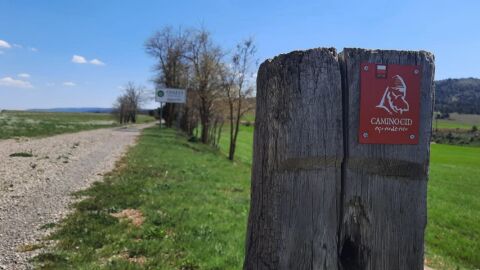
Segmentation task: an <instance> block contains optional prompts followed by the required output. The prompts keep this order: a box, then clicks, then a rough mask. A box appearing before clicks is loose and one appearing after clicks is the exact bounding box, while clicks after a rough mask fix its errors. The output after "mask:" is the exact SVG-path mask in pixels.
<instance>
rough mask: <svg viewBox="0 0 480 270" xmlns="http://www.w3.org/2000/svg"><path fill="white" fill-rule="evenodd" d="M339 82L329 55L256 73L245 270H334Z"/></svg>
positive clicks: (271, 63)
mask: <svg viewBox="0 0 480 270" xmlns="http://www.w3.org/2000/svg"><path fill="white" fill-rule="evenodd" d="M340 78H341V77H340V67H339V64H338V58H337V54H336V51H335V49H323V48H322V49H313V50H308V51H302V52H292V53H289V54H287V55H280V56H278V57H275V58H274V59H273V60H268V61H266V62H264V63H263V64H262V65H261V66H260V70H259V73H258V80H257V86H258V87H257V109H256V121H255V133H254V157H253V159H254V162H253V164H254V165H253V170H252V200H251V211H250V216H249V222H248V233H247V248H246V260H245V265H244V268H245V269H272V270H273V269H278V270H280V269H336V267H337V266H336V265H337V235H336V234H335V232H336V231H337V228H338V221H339V216H338V214H339V208H340V205H339V202H340V200H339V198H340V196H339V195H340V182H341V179H340V176H341V174H340V170H341V166H340V164H341V161H342V158H343V147H342V144H343V139H342V138H343V137H342V108H341V102H342V100H341V98H342V92H341V80H340ZM335 104H336V106H335ZM332 105H334V106H332Z"/></svg>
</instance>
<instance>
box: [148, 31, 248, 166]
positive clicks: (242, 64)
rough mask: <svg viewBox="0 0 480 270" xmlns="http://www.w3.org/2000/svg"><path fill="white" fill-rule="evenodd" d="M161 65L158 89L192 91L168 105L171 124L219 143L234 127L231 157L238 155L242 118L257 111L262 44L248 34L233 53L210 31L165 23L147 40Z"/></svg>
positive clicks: (204, 140)
mask: <svg viewBox="0 0 480 270" xmlns="http://www.w3.org/2000/svg"><path fill="white" fill-rule="evenodd" d="M145 50H146V52H147V53H148V54H149V55H150V56H152V57H153V58H154V59H155V61H156V64H155V66H154V71H155V76H154V79H153V82H154V84H155V87H156V88H157V89H158V88H164V87H166V88H180V89H186V90H187V103H186V104H170V103H169V104H166V106H165V108H164V116H165V124H166V126H167V127H171V126H173V125H176V126H177V127H178V128H180V129H181V130H183V131H184V132H185V133H186V134H188V135H189V136H195V135H196V134H194V131H195V130H199V132H200V134H199V140H200V141H201V142H202V143H205V144H211V145H214V146H218V143H219V140H220V136H221V134H222V129H223V126H224V124H225V123H226V124H227V125H228V128H229V139H230V147H229V155H228V157H229V159H230V160H233V159H234V156H235V149H236V142H237V137H238V132H239V127H240V124H241V119H242V117H243V116H244V115H245V114H246V113H247V112H249V111H250V110H252V109H253V104H254V102H251V97H252V95H253V92H254V87H255V83H254V82H253V80H252V77H253V76H252V75H253V73H252V70H253V69H254V68H255V67H256V65H257V61H256V60H255V53H256V46H255V44H254V41H253V39H252V38H247V39H245V40H243V41H241V42H239V43H238V44H237V46H236V47H235V48H233V49H231V50H229V51H227V50H225V49H224V48H222V47H221V46H219V45H218V44H217V43H215V42H214V40H213V39H212V36H211V34H210V33H209V32H208V31H207V30H205V29H197V28H190V29H180V28H179V29H174V28H173V27H170V26H169V27H165V28H163V29H161V30H160V31H157V32H156V33H154V34H153V35H152V36H151V37H150V38H149V39H148V40H147V41H146V42H145Z"/></svg>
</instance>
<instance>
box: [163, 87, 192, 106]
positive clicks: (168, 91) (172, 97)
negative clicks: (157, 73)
mask: <svg viewBox="0 0 480 270" xmlns="http://www.w3.org/2000/svg"><path fill="white" fill-rule="evenodd" d="M186 100H187V91H185V89H175V88H162V89H157V90H155V101H157V102H163V103H185V101H186Z"/></svg>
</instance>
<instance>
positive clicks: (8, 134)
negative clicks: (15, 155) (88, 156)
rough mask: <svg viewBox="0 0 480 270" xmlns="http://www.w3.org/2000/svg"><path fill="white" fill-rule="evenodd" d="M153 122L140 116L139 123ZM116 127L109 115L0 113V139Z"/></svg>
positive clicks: (146, 117) (150, 118) (147, 117)
mask: <svg viewBox="0 0 480 270" xmlns="http://www.w3.org/2000/svg"><path fill="white" fill-rule="evenodd" d="M148 121H153V118H152V117H149V116H145V115H141V116H140V117H139V122H140V123H142V122H148ZM113 126H118V124H117V123H116V121H115V119H114V118H113V116H112V115H110V114H101V113H57V112H56V113H48V112H27V111H7V112H1V113H0V139H8V138H13V137H43V136H50V135H55V134H61V133H69V132H77V131H81V130H90V129H96V128H104V127H113Z"/></svg>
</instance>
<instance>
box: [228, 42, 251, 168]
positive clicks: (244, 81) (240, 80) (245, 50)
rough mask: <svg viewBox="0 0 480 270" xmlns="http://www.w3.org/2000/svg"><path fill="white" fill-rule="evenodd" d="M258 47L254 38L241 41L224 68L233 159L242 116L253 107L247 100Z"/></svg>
mask: <svg viewBox="0 0 480 270" xmlns="http://www.w3.org/2000/svg"><path fill="white" fill-rule="evenodd" d="M255 52H256V47H255V44H254V42H253V39H252V38H249V39H246V40H244V41H243V42H241V43H239V44H238V45H237V47H236V50H235V51H234V53H233V56H232V59H231V63H230V65H228V66H226V67H224V68H223V70H222V81H223V88H224V91H225V94H226V97H227V103H228V113H229V115H228V119H229V121H230V146H229V151H228V159H230V160H233V159H234V157H235V149H236V145H237V138H238V131H239V127H240V120H241V118H242V117H243V116H244V115H245V113H247V112H248V111H250V110H252V109H253V107H252V106H251V104H250V103H249V102H248V101H247V99H248V98H249V97H251V95H252V93H253V89H254V87H253V83H252V82H251V80H250V79H251V78H252V77H253V76H251V75H252V74H251V73H250V69H251V68H252V65H254V64H256V63H255V62H254V59H253V58H254V56H255Z"/></svg>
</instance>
